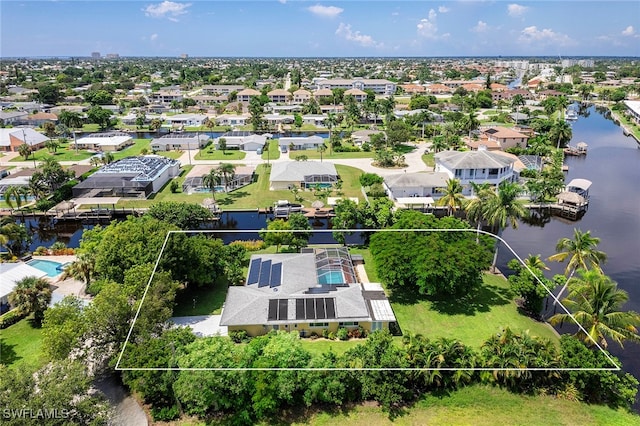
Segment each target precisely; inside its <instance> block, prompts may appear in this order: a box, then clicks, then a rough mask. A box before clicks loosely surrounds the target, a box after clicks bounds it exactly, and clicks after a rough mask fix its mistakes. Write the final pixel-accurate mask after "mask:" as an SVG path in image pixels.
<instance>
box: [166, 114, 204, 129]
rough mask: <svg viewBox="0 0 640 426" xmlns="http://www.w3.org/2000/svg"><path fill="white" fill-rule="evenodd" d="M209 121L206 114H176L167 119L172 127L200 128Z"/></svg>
mask: <svg viewBox="0 0 640 426" xmlns="http://www.w3.org/2000/svg"><path fill="white" fill-rule="evenodd" d="M206 119H207V115H206V114H176V115H169V116H167V117H166V118H165V121H166V122H168V123H169V124H170V125H171V126H172V127H179V128H183V127H200V126H202V123H203V122H204V121H205V120H206Z"/></svg>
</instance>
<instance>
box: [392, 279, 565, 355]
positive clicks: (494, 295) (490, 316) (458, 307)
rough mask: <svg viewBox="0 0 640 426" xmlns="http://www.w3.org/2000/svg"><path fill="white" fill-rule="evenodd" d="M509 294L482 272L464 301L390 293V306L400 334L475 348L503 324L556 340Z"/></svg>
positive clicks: (502, 283) (504, 283)
mask: <svg viewBox="0 0 640 426" xmlns="http://www.w3.org/2000/svg"><path fill="white" fill-rule="evenodd" d="M513 297H514V296H513V294H512V293H511V290H510V289H509V283H508V282H507V281H506V280H505V279H504V278H502V277H500V276H496V275H491V274H485V276H484V285H483V286H482V287H481V288H480V290H479V291H478V292H477V294H476V295H474V296H473V297H470V298H469V299H468V300H461V299H451V300H433V299H432V300H427V299H422V300H415V301H414V300H412V301H407V300H398V299H394V298H393V296H392V298H391V305H392V307H393V310H394V312H395V314H396V318H397V319H398V323H399V324H400V328H401V329H402V332H403V333H407V332H412V333H420V334H422V335H424V336H425V337H429V338H438V337H446V338H450V339H458V340H460V341H461V342H463V343H465V344H467V345H469V346H472V347H474V348H476V349H477V348H479V347H480V346H481V345H482V343H483V342H484V341H485V340H487V339H488V338H489V337H490V336H491V335H493V334H495V333H499V332H501V331H502V329H503V328H505V327H509V328H511V329H512V330H513V331H515V332H521V331H523V330H529V333H530V334H531V335H533V336H539V337H543V338H547V339H550V340H552V341H557V340H558V338H557V337H556V334H555V332H554V331H553V329H552V328H551V327H550V326H548V325H547V324H545V323H542V322H537V321H534V320H533V319H531V318H529V317H527V316H524V315H521V314H520V313H519V312H518V309H517V306H516V304H515V302H514V301H513Z"/></svg>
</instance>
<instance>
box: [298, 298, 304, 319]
mask: <svg viewBox="0 0 640 426" xmlns="http://www.w3.org/2000/svg"><path fill="white" fill-rule="evenodd" d="M296 319H297V320H301V319H305V316H304V299H296Z"/></svg>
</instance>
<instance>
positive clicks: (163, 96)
mask: <svg viewBox="0 0 640 426" xmlns="http://www.w3.org/2000/svg"><path fill="white" fill-rule="evenodd" d="M183 99H184V95H183V94H182V92H181V91H180V90H160V91H158V92H154V93H151V94H150V95H149V103H150V104H158V105H165V106H170V105H171V103H172V102H174V101H175V102H182V100H183Z"/></svg>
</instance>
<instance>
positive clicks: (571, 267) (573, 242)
mask: <svg viewBox="0 0 640 426" xmlns="http://www.w3.org/2000/svg"><path fill="white" fill-rule="evenodd" d="M599 243H600V238H597V237H592V236H591V231H587V232H582V231H581V230H579V229H574V230H573V239H570V238H566V237H564V238H560V239H559V240H558V243H557V244H556V252H557V253H556V254H554V255H551V256H549V258H548V259H549V260H551V261H552V262H564V261H565V260H567V258H569V263H567V267H566V268H565V270H564V274H565V276H567V282H566V283H565V285H564V286H563V287H562V289H561V290H560V293H558V297H560V295H561V294H562V293H563V292H564V290H565V289H566V288H567V285H568V284H569V281H570V280H571V277H573V274H574V273H575V272H576V270H578V269H584V270H588V269H589V268H590V267H591V268H594V269H596V270H597V271H598V272H600V273H602V269H601V268H600V264H601V263H604V262H606V261H607V255H606V253H605V252H603V251H600V250H596V246H597V245H598V244H599Z"/></svg>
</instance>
